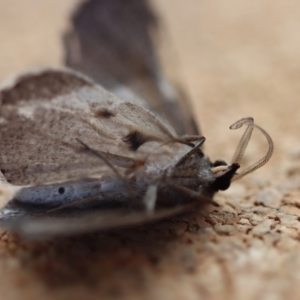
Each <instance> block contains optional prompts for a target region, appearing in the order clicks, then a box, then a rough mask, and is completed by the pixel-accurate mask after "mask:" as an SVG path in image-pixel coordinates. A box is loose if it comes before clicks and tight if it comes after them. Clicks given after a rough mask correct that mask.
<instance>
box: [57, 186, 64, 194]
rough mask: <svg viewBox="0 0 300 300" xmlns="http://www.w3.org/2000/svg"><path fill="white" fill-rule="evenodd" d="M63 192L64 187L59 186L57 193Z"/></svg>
mask: <svg viewBox="0 0 300 300" xmlns="http://www.w3.org/2000/svg"><path fill="white" fill-rule="evenodd" d="M64 192H65V188H64V187H60V188H59V189H58V193H59V194H60V195H62V194H63V193H64Z"/></svg>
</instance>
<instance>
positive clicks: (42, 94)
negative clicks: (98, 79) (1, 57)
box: [0, 70, 93, 104]
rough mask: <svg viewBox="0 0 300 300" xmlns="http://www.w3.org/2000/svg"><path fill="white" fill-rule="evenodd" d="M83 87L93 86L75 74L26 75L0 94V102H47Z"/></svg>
mask: <svg viewBox="0 0 300 300" xmlns="http://www.w3.org/2000/svg"><path fill="white" fill-rule="evenodd" d="M83 86H93V83H92V82H91V81H89V80H88V79H85V78H83V77H80V76H78V75H76V74H75V73H74V74H72V73H68V72H64V71H59V70H45V71H44V72H41V73H39V74H26V75H23V76H21V77H19V78H18V79H17V81H16V82H15V84H14V86H13V87H9V88H6V89H3V90H2V91H1V92H0V100H1V102H2V104H15V103H17V102H18V101H30V100H40V99H44V100H49V99H53V98H54V97H57V96H61V95H65V94H68V93H70V92H72V91H74V90H76V89H79V88H81V87H83Z"/></svg>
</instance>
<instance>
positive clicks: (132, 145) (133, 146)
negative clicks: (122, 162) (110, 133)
mask: <svg viewBox="0 0 300 300" xmlns="http://www.w3.org/2000/svg"><path fill="white" fill-rule="evenodd" d="M148 140H149V139H148V138H147V137H146V136H144V135H143V134H142V133H140V132H138V131H137V130H135V131H132V132H130V133H129V134H128V135H126V136H125V137H124V138H123V141H124V142H125V143H126V144H127V145H128V147H129V149H130V150H132V151H136V150H137V149H138V148H139V147H140V146H142V145H143V144H144V143H146V142H147V141H148Z"/></svg>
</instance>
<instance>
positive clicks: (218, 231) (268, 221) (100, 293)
mask: <svg viewBox="0 0 300 300" xmlns="http://www.w3.org/2000/svg"><path fill="white" fill-rule="evenodd" d="M74 3H75V1H71V0H65V1H58V0H43V1H40V0H0V41H1V42H0V81H4V80H6V79H7V78H9V77H10V76H12V75H13V74H16V73H18V72H20V71H24V70H26V69H27V68H30V67H36V66H48V65H49V66H53V65H59V64H60V63H61V61H62V46H61V42H60V36H61V33H62V32H63V30H64V28H66V26H67V22H66V18H67V15H68V13H69V11H70V9H71V8H72V5H73V4H74ZM155 3H156V5H157V7H158V9H159V11H160V13H161V15H162V16H163V18H164V19H165V22H166V25H167V27H168V29H169V32H170V35H171V38H172V41H173V42H174V46H175V49H176V51H177V53H178V58H179V63H180V70H182V72H181V74H180V75H181V77H182V80H183V81H184V82H185V84H186V88H187V90H188V92H189V93H190V95H191V97H192V100H193V104H194V107H195V111H196V114H197V118H198V119H197V120H198V121H199V122H200V123H201V129H202V131H203V133H204V135H205V137H206V138H207V142H206V151H207V153H208V154H209V155H210V156H211V157H212V158H223V159H226V160H229V159H230V157H231V155H233V152H234V149H235V145H236V144H237V141H238V137H239V136H240V134H241V132H231V131H230V130H229V129H228V127H229V125H230V124H231V123H233V122H234V121H236V120H237V119H239V118H241V117H245V116H252V117H254V119H255V120H256V122H257V123H258V124H259V125H261V126H262V127H263V128H265V129H266V130H267V131H268V132H269V133H270V134H271V136H272V137H273V138H274V142H275V146H276V151H275V153H274V156H273V158H272V160H271V161H270V163H269V164H268V165H267V166H266V167H264V168H263V169H261V170H259V171H257V172H255V173H254V174H253V175H250V176H248V177H247V178H245V179H243V180H241V181H240V182H237V183H234V184H233V185H232V187H231V189H230V190H228V191H227V192H225V193H222V194H221V193H220V194H219V195H218V196H217V197H216V199H217V201H219V203H220V204H221V207H220V208H219V209H215V208H214V209H213V208H212V209H211V211H210V213H206V214H205V215H203V214H202V213H200V212H198V213H194V214H193V215H192V216H189V218H188V217H186V218H183V219H182V218H181V219H175V220H174V219H173V220H171V221H166V222H163V223H160V224H158V225H154V226H148V227H142V228H140V229H137V230H126V231H124V232H122V233H113V234H112V233H111V234H103V235H100V236H98V235H96V236H91V237H86V238H80V239H72V240H68V241H61V240H56V241H53V242H51V243H38V244H36V243H30V242H23V241H20V240H19V239H17V238H14V237H12V236H11V235H9V234H8V235H7V234H6V235H3V236H2V238H1V240H0V294H1V299H41V298H43V299H67V298H70V297H72V299H104V298H107V299H283V298H289V299H299V298H300V291H299V283H300V245H299V232H300V222H299V220H300V210H299V207H300V206H299V205H300V200H299V194H300V193H299V188H300V181H299V175H298V174H299V170H300V160H299V159H300V143H299V128H300V124H299V122H300V118H299V95H300V84H299V83H300V34H299V32H300V3H299V1H296V0H290V1H280V0H273V1H268V0H253V1H246V0H243V1H241V0H227V1H223V0H210V1H207V0H201V1H200V0H186V1H180V0H155ZM265 147H266V146H265V142H264V140H263V139H261V138H260V137H259V136H257V137H255V138H254V139H253V141H252V142H251V145H250V146H249V152H248V153H247V157H246V163H247V162H248V163H251V162H253V161H254V160H256V159H257V158H259V157H261V156H262V155H263V153H264V151H265ZM260 203H264V204H265V205H267V206H269V207H264V206H262V205H259V204H260ZM270 207H271V208H270Z"/></svg>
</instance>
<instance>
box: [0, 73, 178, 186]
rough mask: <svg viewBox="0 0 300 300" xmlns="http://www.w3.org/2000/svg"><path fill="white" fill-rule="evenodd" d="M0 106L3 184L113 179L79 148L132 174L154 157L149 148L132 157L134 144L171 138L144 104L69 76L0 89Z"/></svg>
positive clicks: (36, 78)
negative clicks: (107, 158)
mask: <svg viewBox="0 0 300 300" xmlns="http://www.w3.org/2000/svg"><path fill="white" fill-rule="evenodd" d="M0 105H1V106H0V123H1V128H0V141H1V143H0V168H1V172H2V173H3V175H4V176H5V177H6V179H7V181H8V182H11V183H12V184H17V185H32V184H40V183H43V184H45V183H51V182H58V181H65V180H68V179H76V178H84V177H90V176H94V175H97V176H99V175H101V174H109V173H111V172H112V171H111V169H110V168H109V167H108V166H107V164H106V163H104V162H103V160H101V159H99V157H98V156H96V155H92V154H91V153H90V152H89V151H83V146H82V144H81V143H80V141H81V142H83V143H85V144H86V145H88V146H89V147H90V148H92V149H94V150H95V151H98V152H99V153H102V155H104V156H109V155H110V156H112V158H113V159H114V160H116V161H117V163H119V164H121V165H122V164H123V165H125V166H126V165H127V166H129V167H130V166H131V167H133V166H134V164H135V163H136V162H137V161H138V160H143V158H144V157H151V155H153V156H155V155H156V152H155V151H154V149H153V147H151V145H149V146H148V145H147V147H140V148H139V149H138V150H137V149H134V150H135V151H133V149H132V148H134V147H133V146H136V144H137V143H138V146H142V144H143V143H146V142H147V141H148V140H151V139H155V140H156V141H165V140H166V139H168V137H169V136H170V135H176V133H175V132H174V130H173V129H172V127H171V126H169V125H168V124H167V123H166V122H164V121H162V120H161V119H160V118H159V117H157V116H155V115H153V114H152V113H151V112H150V111H148V110H147V109H146V108H145V107H144V106H143V103H142V102H141V103H140V102H139V105H136V104H135V102H134V101H132V102H126V101H124V100H122V99H120V98H118V97H117V96H115V95H113V94H111V93H109V92H108V91H106V90H105V89H103V88H102V87H100V86H98V85H97V84H95V83H94V82H93V81H91V80H89V79H88V78H86V77H85V76H81V75H80V74H77V73H75V72H73V71H68V70H51V69H46V70H41V71H38V72H33V73H27V74H25V75H23V76H20V77H19V78H17V79H16V80H15V81H14V82H13V83H12V84H10V85H8V86H6V87H4V88H3V89H2V90H0ZM176 147H179V146H178V144H177V146H176V145H172V147H159V149H160V151H165V150H166V151H167V150H168V151H174V150H175V149H176ZM163 148H164V149H165V150H163ZM167 148H168V149H167ZM136 150H137V151H136ZM160 154H162V152H161V153H160Z"/></svg>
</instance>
